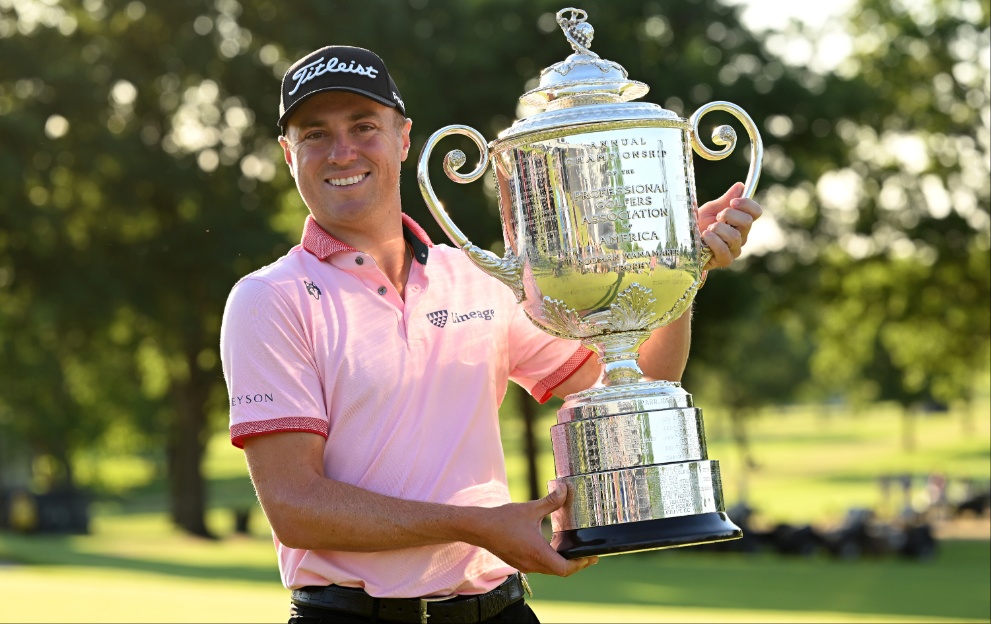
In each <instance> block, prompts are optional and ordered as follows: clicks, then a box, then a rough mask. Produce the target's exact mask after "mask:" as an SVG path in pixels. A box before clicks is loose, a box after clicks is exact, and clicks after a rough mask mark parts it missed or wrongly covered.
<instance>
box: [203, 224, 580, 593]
mask: <svg viewBox="0 0 991 624" xmlns="http://www.w3.org/2000/svg"><path fill="white" fill-rule="evenodd" d="M403 225H404V231H405V235H406V239H407V241H408V242H409V244H410V247H411V249H412V250H413V257H414V259H415V262H412V263H411V265H412V266H411V268H410V272H409V278H408V280H407V283H406V289H405V300H404V299H403V298H402V297H400V296H399V293H398V292H396V289H395V288H394V287H393V285H392V284H391V283H390V281H389V280H388V279H386V277H385V275H384V274H383V273H382V272H381V271H380V270H379V269H378V267H377V265H376V263H375V260H374V259H373V258H372V257H371V256H369V255H368V254H365V253H363V252H361V251H358V250H356V249H353V248H351V247H349V246H348V245H346V244H344V243H342V242H341V241H339V240H337V239H335V238H334V237H333V236H331V235H330V234H328V233H327V232H325V231H324V230H323V229H322V228H321V227H320V226H319V225H317V223H316V221H314V220H313V218H312V217H309V218H308V219H307V222H306V226H305V228H304V232H303V240H302V243H301V245H298V246H296V247H294V248H293V249H291V250H290V251H289V253H288V254H286V255H285V256H284V257H282V258H280V259H279V260H278V261H276V262H275V263H273V264H271V265H269V266H267V267H265V268H263V269H260V270H259V271H256V272H254V273H252V274H251V275H248V276H247V277H245V278H244V279H242V280H241V281H240V282H238V284H237V285H236V286H235V287H234V289H233V291H232V292H231V295H230V298H229V300H228V302H227V308H226V310H225V312H224V322H223V329H222V332H221V355H222V360H223V365H224V376H225V378H226V380H227V385H228V391H229V396H230V403H231V411H230V428H231V440H232V442H233V444H234V445H235V446H238V447H240V446H242V444H243V441H244V439H245V438H246V437H249V436H252V435H264V434H266V433H271V432H277V431H305V432H311V433H314V434H316V435H321V436H324V437H325V438H326V439H327V441H326V445H325V448H324V470H325V475H326V476H327V478H330V479H335V480H338V481H342V482H344V483H349V484H352V485H355V486H357V487H361V488H364V489H367V490H370V491H373V492H377V493H380V494H385V495H388V496H394V497H398V498H403V499H408V500H418V501H429V502H435V503H445V504H452V505H477V506H485V507H492V506H496V505H502V504H504V503H508V502H510V497H509V490H508V487H507V484H506V471H505V464H504V459H503V452H502V445H501V442H500V437H499V424H498V406H499V404H500V403H501V402H502V399H503V397H504V396H505V393H506V389H507V382H508V380H510V379H512V380H513V381H515V382H517V383H519V384H520V385H522V386H523V387H524V388H526V389H527V390H528V391H530V392H531V393H532V394H533V395H534V396H535V397H537V398H538V399H539V400H546V399H547V398H549V397H550V391H551V389H552V388H553V387H555V386H556V385H557V384H559V383H561V382H562V381H563V380H564V379H566V378H567V377H568V376H569V375H570V374H572V373H573V372H574V371H575V370H577V369H578V368H579V367H580V366H581V365H582V364H583V363H584V362H585V360H586V359H587V358H588V357H589V355H590V352H589V351H588V350H586V349H585V348H584V347H581V345H580V344H578V343H575V342H570V341H564V340H559V339H556V338H553V337H551V336H549V335H547V334H546V333H544V332H542V331H540V330H538V329H537V328H536V327H535V326H534V325H533V324H532V323H531V322H530V321H529V319H527V318H526V316H525V314H524V312H523V310H522V307H521V306H519V305H517V304H516V301H515V299H514V297H513V295H512V293H511V292H510V290H509V289H508V288H506V287H505V286H504V285H502V284H500V283H499V282H498V281H496V280H495V279H493V278H492V277H490V276H488V275H486V274H485V273H483V272H482V271H480V270H479V269H478V268H476V267H475V266H473V265H472V264H471V262H470V261H469V260H468V258H467V257H466V256H465V255H464V254H463V253H462V252H461V251H459V250H457V249H453V248H451V247H447V246H444V245H436V246H435V245H432V244H431V243H430V241H429V239H428V238H427V236H426V234H425V233H424V232H423V230H422V229H421V228H420V227H419V226H418V225H417V224H416V223H415V222H414V221H413V220H412V219H410V218H409V217H407V216H406V215H403ZM428 260H429V262H428ZM275 544H276V549H277V551H278V554H279V566H280V570H281V574H282V580H283V583H284V584H285V586H286V587H288V588H296V587H303V586H308V585H330V584H337V585H344V586H351V587H363V588H364V589H365V590H366V591H367V592H368V593H369V594H371V595H373V596H379V597H416V596H437V595H449V594H455V593H458V594H473V593H481V592H486V591H489V590H490V589H493V588H494V587H496V586H497V585H498V584H499V583H501V582H502V581H503V580H504V579H505V578H506V576H507V575H509V574H511V573H513V572H514V570H513V569H512V568H511V567H510V566H508V565H506V564H505V563H503V562H502V561H500V560H499V559H498V558H496V557H495V556H494V555H492V554H490V553H489V552H487V551H485V550H483V549H480V548H477V547H474V546H470V545H468V544H464V543H450V544H441V545H435V546H422V547H416V548H407V549H402V550H393V551H385V552H376V553H353V552H338V551H309V550H299V549H293V548H288V547H286V546H284V545H282V544H281V543H280V542H279V541H278V538H277V537H275Z"/></svg>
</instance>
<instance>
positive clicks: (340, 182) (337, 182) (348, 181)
mask: <svg viewBox="0 0 991 624" xmlns="http://www.w3.org/2000/svg"><path fill="white" fill-rule="evenodd" d="M366 177H368V174H367V173H362V174H359V175H354V176H351V177H349V178H337V179H328V180H327V183H328V184H330V185H331V186H352V185H354V184H357V183H358V182H361V181H362V180H364V179H365V178H366Z"/></svg>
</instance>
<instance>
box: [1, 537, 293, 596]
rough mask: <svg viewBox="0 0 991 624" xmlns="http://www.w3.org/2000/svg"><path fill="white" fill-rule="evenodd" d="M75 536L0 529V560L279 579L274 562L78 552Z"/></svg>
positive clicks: (191, 575)
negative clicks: (183, 560) (190, 560)
mask: <svg viewBox="0 0 991 624" xmlns="http://www.w3.org/2000/svg"><path fill="white" fill-rule="evenodd" d="M77 543H78V538H73V537H60V536H20V535H17V536H14V535H4V534H2V533H0V560H4V561H5V562H6V563H13V564H23V565H44V566H70V567H80V568H96V569H107V570H118V571H127V572H147V573H151V574H161V575H167V576H175V577H181V578H185V579H208V580H219V579H222V580H227V581H251V582H258V583H265V584H266V585H271V584H273V583H274V584H275V585H276V586H278V584H280V583H281V581H280V580H279V571H278V568H277V567H276V566H275V565H274V562H273V563H268V564H264V565H251V564H245V563H231V564H230V565H226V564H225V565H218V564H215V563H178V562H174V561H161V560H158V559H151V558H141V557H127V556H119V555H108V554H104V553H93V552H81V551H80V550H79V549H78V546H77Z"/></svg>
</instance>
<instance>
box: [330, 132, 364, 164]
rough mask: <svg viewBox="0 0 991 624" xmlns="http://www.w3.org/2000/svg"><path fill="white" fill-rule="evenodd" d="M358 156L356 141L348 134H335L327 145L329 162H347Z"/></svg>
mask: <svg viewBox="0 0 991 624" xmlns="http://www.w3.org/2000/svg"><path fill="white" fill-rule="evenodd" d="M356 156H357V152H356V151H355V146H354V143H352V141H351V139H350V137H348V136H347V134H342V135H338V136H335V137H334V138H333V140H332V141H331V142H330V145H329V146H328V147H327V162H329V163H331V164H335V165H340V164H346V163H349V162H351V161H352V160H354V159H355V158H356Z"/></svg>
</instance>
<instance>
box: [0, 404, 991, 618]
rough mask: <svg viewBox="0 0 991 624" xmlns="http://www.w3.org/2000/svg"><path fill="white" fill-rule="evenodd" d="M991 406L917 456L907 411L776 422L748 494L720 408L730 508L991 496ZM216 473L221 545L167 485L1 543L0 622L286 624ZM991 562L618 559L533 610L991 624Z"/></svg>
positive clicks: (713, 426) (778, 417)
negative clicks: (191, 524) (888, 496)
mask: <svg viewBox="0 0 991 624" xmlns="http://www.w3.org/2000/svg"><path fill="white" fill-rule="evenodd" d="M986 408H987V405H983V406H979V411H977V412H975V413H977V414H980V416H979V417H977V418H974V421H973V424H972V427H973V430H972V431H970V432H969V433H966V434H965V433H964V432H963V431H962V425H961V421H960V419H959V418H958V416H956V415H938V416H928V417H925V418H922V419H920V420H919V421H918V422H917V423H916V448H915V449H914V450H913V451H911V452H906V451H904V450H903V449H902V447H901V421H900V417H899V415H898V413H897V412H896V411H895V410H892V409H888V408H885V407H884V406H881V407H879V408H878V409H877V410H876V411H874V412H872V413H871V414H869V415H868V414H864V415H860V416H857V415H850V414H831V415H823V414H825V412H818V413H817V412H810V411H808V410H801V409H796V410H776V411H771V412H768V413H766V414H763V415H762V416H760V417H759V418H757V419H755V420H754V422H753V423H752V424H751V427H750V433H751V437H752V447H753V452H754V455H755V456H756V458H757V460H758V462H759V464H760V468H759V469H758V470H756V471H753V472H751V473H750V474H748V475H747V477H746V482H745V486H744V485H742V481H743V479H742V478H741V477H742V475H743V474H744V473H743V467H742V462H741V461H740V459H739V455H738V453H737V452H736V450H735V448H734V447H733V445H732V444H731V442H730V441H729V440H728V438H727V436H726V433H725V432H726V431H727V430H728V427H726V426H725V424H724V422H723V421H722V418H723V416H722V415H721V414H720V413H719V412H718V411H716V410H712V411H708V410H707V411H706V424H707V430H708V435H707V440H708V444H709V455H710V457H711V458H713V459H719V460H720V462H721V464H722V470H723V474H724V481H725V487H726V494H727V499H728V502H730V503H732V502H734V500H738V499H739V498H740V493H741V492H742V491H744V490H743V488H744V487H745V491H746V493H747V500H748V502H749V503H750V504H751V505H753V506H754V507H756V508H757V509H758V510H759V511H760V513H761V515H762V516H763V517H764V518H765V519H766V520H767V521H768V522H771V521H774V522H776V521H793V522H812V523H815V524H822V523H828V522H835V521H836V520H837V519H839V518H840V517H841V516H842V514H843V513H844V512H845V510H846V509H848V508H849V507H853V506H867V507H877V506H878V504H879V503H881V502H882V497H881V491H880V488H879V487H878V485H877V478H878V476H879V475H881V474H888V473H901V472H908V473H912V474H915V475H920V479H919V482H918V485H919V486H920V487H917V488H916V489H917V491H918V492H917V494H918V496H920V497H921V492H923V489H922V488H921V476H922V475H926V474H928V473H931V472H936V471H938V472H941V473H943V474H945V475H947V476H950V477H953V478H957V479H960V478H964V477H970V478H975V479H983V480H985V481H986V480H987V479H988V476H989V475H988V465H989V446H991V441H989V440H991V418H989V417H988V416H987V414H988V411H987V409H986ZM554 409H555V407H553V406H550V407H549V408H547V409H545V410H544V411H543V412H542V415H541V423H540V426H539V427H538V429H537V431H538V432H540V433H539V434H538V440H539V442H540V443H541V444H542V445H543V447H544V450H543V452H542V458H541V469H542V470H543V471H544V473H545V474H544V475H543V480H544V481H546V480H548V479H550V478H553V473H552V470H553V462H552V460H551V457H550V451H549V446H550V445H549V436H547V435H544V433H543V432H546V431H547V428H549V427H550V425H551V424H553V422H554V420H553V419H554ZM513 418H514V417H513V415H512V414H506V422H507V426H506V427H505V434H504V444H505V446H506V448H507V450H508V451H509V453H508V459H507V468H508V470H509V473H510V480H511V484H512V490H513V495H514V497H515V498H516V499H517V500H523V499H525V498H526V495H525V488H524V486H523V484H524V482H525V480H524V478H523V465H524V464H523V461H522V458H520V457H519V455H518V453H517V452H516V449H517V448H518V447H519V446H518V442H519V432H518V431H517V428H516V427H515V426H513V423H514V420H513ZM127 462H128V464H127V465H128V466H129V470H131V471H132V472H133V473H135V474H140V473H141V472H142V469H141V468H140V466H137V467H136V464H135V461H134V459H133V458H128V459H127ZM112 464H113V462H112V461H109V462H108V465H109V466H112ZM205 468H206V472H207V474H209V475H210V485H211V487H210V498H211V511H210V515H209V517H208V523H209V525H210V526H211V527H212V528H213V529H214V531H216V532H217V533H218V534H220V535H223V536H225V537H224V539H221V540H217V541H205V540H198V539H195V538H190V537H187V536H184V535H181V534H178V533H177V532H175V531H174V530H173V529H172V528H171V527H170V526H169V524H168V522H167V519H166V516H165V514H164V513H163V511H164V497H163V490H162V487H161V484H160V483H154V482H153V483H150V484H146V485H144V486H142V487H141V488H138V489H135V490H133V491H132V492H131V495H130V496H128V497H125V498H122V499H119V500H116V501H106V502H101V503H100V504H98V505H95V506H94V520H93V526H92V529H93V530H92V532H91V534H90V535H84V536H24V535H14V534H4V533H0V622H22V621H59V622H69V621H73V622H125V621H129V622H196V621H207V620H211V621H245V622H252V621H284V620H285V618H286V615H287V593H286V592H285V590H284V589H282V587H281V584H280V582H279V576H278V568H277V565H276V559H275V552H274V549H273V547H272V542H271V538H270V536H269V534H268V527H267V526H266V524H265V522H264V519H263V518H262V516H261V515H260V513H257V512H256V513H255V515H254V516H253V523H252V530H251V534H250V535H235V534H234V533H233V513H232V509H234V508H238V507H243V506H246V505H253V504H254V501H253V496H252V493H251V488H250V484H249V483H248V481H247V477H246V471H245V467H244V459H243V456H242V454H241V452H240V451H238V450H236V449H233V448H232V447H230V445H229V443H228V442H227V440H226V436H223V435H219V436H217V437H216V438H215V439H214V440H213V441H212V442H211V445H210V448H209V453H208V460H207V462H206V466H205ZM101 469H102V470H111V471H112V468H107V467H103V468H101ZM145 472H147V471H145ZM914 502H915V503H916V504H921V503H922V500H921V498H916V499H915V500H914ZM889 503H890V504H891V505H895V504H896V503H897V504H900V503H901V500H900V498H896V499H893V500H891V501H889ZM989 561H991V542H989V541H988V540H987V539H984V540H977V541H944V542H942V543H941V544H940V553H939V556H938V557H937V558H936V560H934V561H929V562H924V563H923V562H913V561H905V560H900V559H895V558H890V559H878V560H862V561H858V562H843V561H836V560H832V559H827V558H824V557H821V558H811V559H803V558H782V557H779V556H777V555H773V554H769V553H765V554H759V555H753V556H745V555H736V554H719V553H711V552H699V551H693V550H691V549H684V550H673V551H660V552H653V553H640V554H632V555H624V556H620V557H607V558H603V559H602V560H601V561H600V563H599V564H598V565H596V566H594V567H592V568H590V569H588V570H586V571H584V572H582V573H581V574H578V575H575V576H573V577H570V578H568V579H558V578H552V577H545V576H539V575H534V576H533V577H532V578H531V583H532V585H533V587H534V591H535V594H536V596H535V599H534V600H533V601H532V603H533V605H534V608H535V610H536V611H537V612H538V614H539V615H540V616H541V618H542V620H543V621H545V622H573V621H585V622H593V621H597V622H609V621H622V622H656V621H662V620H663V621H667V620H675V621H727V622H730V621H733V622H744V621H760V622H784V621H790V622H791V621H794V622H841V621H842V622H881V621H898V622H902V621H989V619H991V592H989V589H988V588H989V586H991V574H989V571H988V567H989V566H988V563H989Z"/></svg>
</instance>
